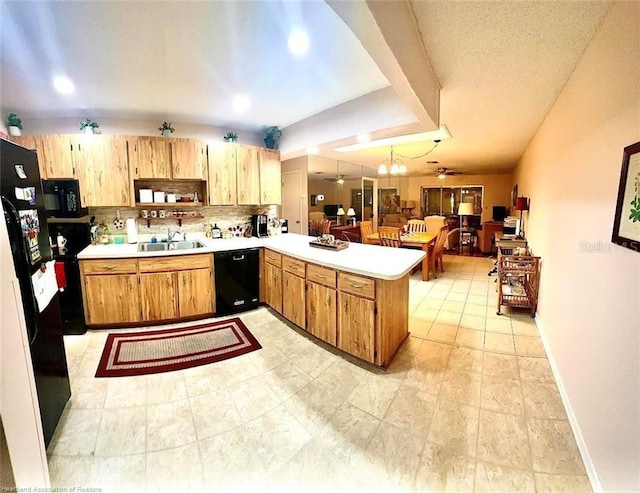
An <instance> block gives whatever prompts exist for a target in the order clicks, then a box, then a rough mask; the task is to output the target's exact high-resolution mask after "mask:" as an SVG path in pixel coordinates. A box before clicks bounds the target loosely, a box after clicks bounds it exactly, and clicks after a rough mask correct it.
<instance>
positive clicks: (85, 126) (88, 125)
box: [80, 118, 100, 134]
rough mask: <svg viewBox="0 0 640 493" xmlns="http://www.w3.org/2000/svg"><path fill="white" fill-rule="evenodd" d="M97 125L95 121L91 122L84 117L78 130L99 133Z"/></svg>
mask: <svg viewBox="0 0 640 493" xmlns="http://www.w3.org/2000/svg"><path fill="white" fill-rule="evenodd" d="M99 126H100V125H98V124H97V123H96V122H92V121H91V120H89V119H88V118H85V119H84V120H82V121H81V122H80V130H84V131H85V133H88V134H97V133H99V131H98V127H99Z"/></svg>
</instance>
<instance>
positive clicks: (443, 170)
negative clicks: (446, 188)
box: [436, 167, 462, 180]
mask: <svg viewBox="0 0 640 493" xmlns="http://www.w3.org/2000/svg"><path fill="white" fill-rule="evenodd" d="M436 173H437V175H438V178H440V179H443V180H444V178H445V176H455V175H461V174H462V171H453V170H450V169H448V168H442V167H441V168H438V169H437V171H436Z"/></svg>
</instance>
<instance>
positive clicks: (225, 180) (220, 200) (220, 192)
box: [207, 142, 238, 205]
mask: <svg viewBox="0 0 640 493" xmlns="http://www.w3.org/2000/svg"><path fill="white" fill-rule="evenodd" d="M236 147H237V146H235V145H233V144H225V143H222V142H219V143H218V142H216V143H211V144H209V145H208V148H207V156H208V162H209V166H208V167H209V205H236V202H237V200H238V196H237V193H236Z"/></svg>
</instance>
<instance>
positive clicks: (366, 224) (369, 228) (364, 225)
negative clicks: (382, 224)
mask: <svg viewBox="0 0 640 493" xmlns="http://www.w3.org/2000/svg"><path fill="white" fill-rule="evenodd" d="M371 234H373V223H372V222H371V221H362V222H361V223H360V238H361V239H362V243H367V236H368V235H371Z"/></svg>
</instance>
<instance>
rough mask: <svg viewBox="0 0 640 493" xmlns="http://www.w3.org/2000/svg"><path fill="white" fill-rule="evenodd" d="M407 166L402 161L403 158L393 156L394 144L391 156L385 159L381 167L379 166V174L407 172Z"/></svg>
mask: <svg viewBox="0 0 640 493" xmlns="http://www.w3.org/2000/svg"><path fill="white" fill-rule="evenodd" d="M406 172H407V167H406V166H405V164H404V163H403V162H402V160H401V159H396V158H395V157H394V156H393V146H391V158H390V159H385V160H384V161H383V162H382V164H381V165H380V167H379V168H378V174H379V175H386V174H387V173H388V174H390V175H397V174H400V173H406Z"/></svg>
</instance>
